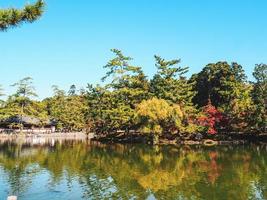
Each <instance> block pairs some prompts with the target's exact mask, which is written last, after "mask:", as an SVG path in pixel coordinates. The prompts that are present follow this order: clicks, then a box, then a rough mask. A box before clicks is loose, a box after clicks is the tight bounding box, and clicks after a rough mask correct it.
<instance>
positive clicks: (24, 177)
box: [0, 140, 267, 200]
mask: <svg viewBox="0 0 267 200" xmlns="http://www.w3.org/2000/svg"><path fill="white" fill-rule="evenodd" d="M9 194H15V195H18V197H19V198H18V199H19V200H47V199H49V200H61V199H62V200H79V199H179V200H183V199H194V200H198V199H208V200H212V199H218V200H221V199H227V200H229V199H230V200H235V199H238V200H243V199H244V200H245V199H253V200H254V199H267V147H266V146H264V145H262V146H254V145H247V146H219V147H201V146H199V147H198V146H195V147H188V146H182V147H174V146H160V147H158V146H155V147H153V146H145V145H119V144H116V145H105V144H100V143H92V142H91V143H90V142H81V141H80V142H79V141H65V142H64V141H54V140H52V141H43V140H42V141H39V142H36V141H35V142H33V141H31V142H29V141H20V142H13V141H5V142H3V141H2V142H0V200H2V199H3V200H5V199H6V198H7V196H8V195H9Z"/></svg>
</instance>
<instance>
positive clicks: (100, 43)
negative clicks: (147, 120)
mask: <svg viewBox="0 0 267 200" xmlns="http://www.w3.org/2000/svg"><path fill="white" fill-rule="evenodd" d="M26 2H34V1H33V0H31V1H26V0H5V1H1V2H0V7H2V8H4V7H9V6H13V7H21V6H22V5H23V4H25V3H26ZM46 3H47V7H46V12H45V14H44V16H43V17H42V18H41V20H39V21H38V22H35V23H33V24H24V25H23V26H21V27H19V28H15V29H11V30H8V31H7V32H0V50H1V51H0V60H1V63H0V65H1V66H0V74H1V80H0V84H2V85H3V86H4V88H5V91H6V93H11V92H12V91H13V90H12V88H10V87H9V85H11V84H12V83H14V82H16V81H17V80H19V79H21V78H23V77H26V76H31V77H33V78H34V82H35V86H36V89H37V92H38V94H39V96H40V98H43V97H45V96H49V95H51V85H53V84H56V85H59V86H60V87H61V88H63V89H68V88H69V86H70V85H71V84H76V85H77V86H78V87H82V86H86V84H87V83H99V82H100V78H101V77H102V76H103V75H104V73H105V70H104V69H103V67H102V66H104V65H105V63H106V62H107V61H108V59H109V58H111V56H112V54H111V53H110V51H109V50H110V49H111V48H118V49H121V50H122V51H123V52H124V53H125V54H126V55H129V56H131V57H133V58H134V61H133V64H136V65H139V66H142V67H143V68H144V71H145V72H146V74H147V75H148V76H149V77H151V76H152V75H153V73H155V66H154V59H153V55H154V54H158V55H161V56H162V57H164V58H166V59H172V58H181V59H182V63H181V65H182V66H189V67H190V74H191V73H195V72H199V71H200V70H201V68H203V67H204V66H205V65H206V64H208V63H211V62H217V61H229V62H232V61H236V62H238V63H240V64H241V65H242V66H243V67H244V69H245V71H246V73H247V75H248V76H249V78H250V79H251V73H252V70H253V68H254V65H255V64H256V63H267V17H266V10H267V1H266V0H75V1H67V0H46ZM190 74H189V75H190Z"/></svg>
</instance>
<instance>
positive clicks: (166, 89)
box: [150, 56, 194, 105]
mask: <svg viewBox="0 0 267 200" xmlns="http://www.w3.org/2000/svg"><path fill="white" fill-rule="evenodd" d="M155 59H156V67H157V69H158V71H157V73H156V75H155V76H154V77H153V79H152V80H151V84H150V85H151V89H150V90H151V93H152V94H153V96H156V97H157V98H160V99H165V100H167V101H169V102H170V103H175V104H182V105H192V98H193V96H194V92H193V90H192V83H189V82H188V81H187V80H186V77H185V76H184V75H185V74H186V73H187V72H188V67H180V66H176V65H178V64H179V63H180V60H170V61H166V60H165V59H162V58H161V57H159V56H155Z"/></svg>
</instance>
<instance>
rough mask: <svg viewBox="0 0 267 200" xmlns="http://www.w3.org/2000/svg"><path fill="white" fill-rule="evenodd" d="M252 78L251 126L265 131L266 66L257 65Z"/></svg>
mask: <svg viewBox="0 0 267 200" xmlns="http://www.w3.org/2000/svg"><path fill="white" fill-rule="evenodd" d="M253 76H254V78H255V79H256V82H255V83H254V85H253V90H252V98H253V102H254V115H253V117H252V121H253V124H252V125H253V126H255V128H256V130H257V131H266V127H267V65H266V64H257V65H256V66H255V68H254V72H253Z"/></svg>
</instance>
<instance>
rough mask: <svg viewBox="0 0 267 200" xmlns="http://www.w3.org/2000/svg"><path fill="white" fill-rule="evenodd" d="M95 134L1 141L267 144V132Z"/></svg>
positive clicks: (11, 136)
mask: <svg viewBox="0 0 267 200" xmlns="http://www.w3.org/2000/svg"><path fill="white" fill-rule="evenodd" d="M93 135H94V134H89V135H87V134H85V133H84V132H69V133H66V132H55V133H40V134H37V133H34V134H30V133H26V134H6V133H1V134H0V141H8V140H21V139H29V140H34V139H37V140H38V139H41V140H82V141H87V140H92V141H97V142H101V143H106V144H115V143H118V144H138V143H139V144H147V145H202V146H216V145H245V144H250V143H252V144H267V133H262V134H218V135H215V136H213V137H203V138H202V139H200V140H196V139H194V137H189V138H187V139H185V138H178V137H174V138H172V139H168V138H165V137H160V138H159V140H158V142H157V143H155V144H153V140H151V138H150V137H148V136H147V135H139V134H133V135H131V136H127V135H124V136H120V137H118V136H115V135H113V136H107V137H93Z"/></svg>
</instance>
